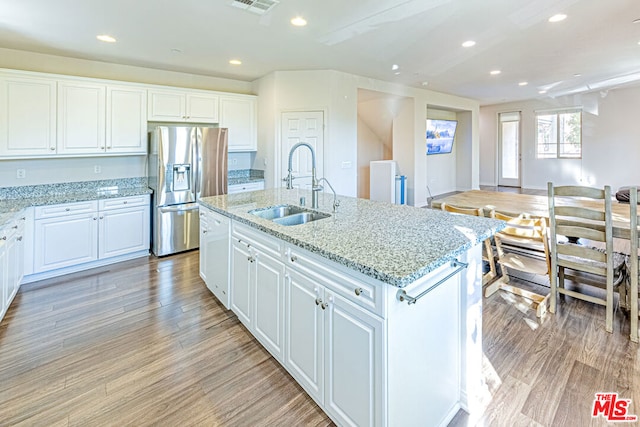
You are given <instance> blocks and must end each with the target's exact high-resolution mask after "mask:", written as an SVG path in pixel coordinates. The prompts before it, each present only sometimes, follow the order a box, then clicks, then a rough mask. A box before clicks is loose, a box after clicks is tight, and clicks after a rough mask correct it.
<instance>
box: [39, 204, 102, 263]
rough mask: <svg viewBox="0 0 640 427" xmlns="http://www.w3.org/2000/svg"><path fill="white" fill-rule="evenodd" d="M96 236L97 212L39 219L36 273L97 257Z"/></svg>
mask: <svg viewBox="0 0 640 427" xmlns="http://www.w3.org/2000/svg"><path fill="white" fill-rule="evenodd" d="M97 239H98V217H97V214H96V213H93V214H80V215H70V216H66V217H56V218H45V219H40V220H36V221H35V242H36V244H35V249H36V253H35V259H34V272H35V273H40V272H43V271H48V270H54V269H56V268H62V267H68V266H71V265H77V264H82V263H85V262H90V261H95V260H97V259H98V242H97Z"/></svg>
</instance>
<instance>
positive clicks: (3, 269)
mask: <svg viewBox="0 0 640 427" xmlns="http://www.w3.org/2000/svg"><path fill="white" fill-rule="evenodd" d="M3 236H4V234H2V235H0V238H1V237H3ZM7 270H8V268H7V240H4V239H3V240H0V319H1V318H2V316H4V313H5V311H6V309H7V304H6V301H7V294H8V292H9V291H8V288H9V277H8V272H7Z"/></svg>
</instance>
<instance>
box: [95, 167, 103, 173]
mask: <svg viewBox="0 0 640 427" xmlns="http://www.w3.org/2000/svg"><path fill="white" fill-rule="evenodd" d="M93 173H102V168H101V167H100V165H95V166H94V167H93Z"/></svg>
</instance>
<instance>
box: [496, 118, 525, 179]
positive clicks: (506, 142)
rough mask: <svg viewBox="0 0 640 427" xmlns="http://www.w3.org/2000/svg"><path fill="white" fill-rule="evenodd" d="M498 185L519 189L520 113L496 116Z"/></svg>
mask: <svg viewBox="0 0 640 427" xmlns="http://www.w3.org/2000/svg"><path fill="white" fill-rule="evenodd" d="M498 185H504V186H507V187H520V113H519V112H517V111H516V112H509V113H500V114H499V115H498Z"/></svg>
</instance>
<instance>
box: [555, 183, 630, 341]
mask: <svg viewBox="0 0 640 427" xmlns="http://www.w3.org/2000/svg"><path fill="white" fill-rule="evenodd" d="M547 190H548V197H549V222H550V229H549V233H550V237H551V274H550V284H551V300H550V310H551V312H552V313H555V311H556V304H557V295H558V293H560V294H562V295H569V296H571V297H574V298H578V299H581V300H585V301H589V302H592V303H595V304H600V305H604V306H605V307H606V317H605V329H606V330H607V332H613V303H614V288H615V286H617V285H618V284H619V283H620V282H621V281H622V279H623V276H624V271H623V268H622V267H623V266H624V256H623V255H621V254H617V253H614V252H613V220H612V213H611V187H609V186H608V185H607V186H605V187H604V189H599V188H591V187H582V186H559V187H554V185H553V183H551V182H549V183H548V184H547ZM572 200H574V201H584V200H588V201H590V202H592V203H591V204H592V207H584V203H578V202H575V203H572ZM558 236H566V237H572V238H575V239H586V240H588V241H590V242H594V243H596V244H598V243H600V244H601V245H603V246H604V250H603V249H598V248H596V247H591V246H586V245H581V244H579V243H572V242H571V241H569V242H568V243H559V242H558ZM576 241H577V240H576ZM565 269H569V270H571V271H572V272H574V273H578V274H571V275H568V274H565ZM579 272H582V273H588V274H591V275H596V276H600V277H604V278H605V279H606V281H605V283H604V284H602V283H599V282H597V281H593V280H590V278H589V277H588V275H583V274H581V273H579ZM565 278H570V279H571V280H572V281H574V282H576V283H581V284H588V285H591V286H597V287H600V288H604V289H605V292H606V296H605V297H604V298H601V297H597V296H593V295H589V294H588V293H583V292H579V291H578V290H570V289H566V288H565V284H564V280H565Z"/></svg>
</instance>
